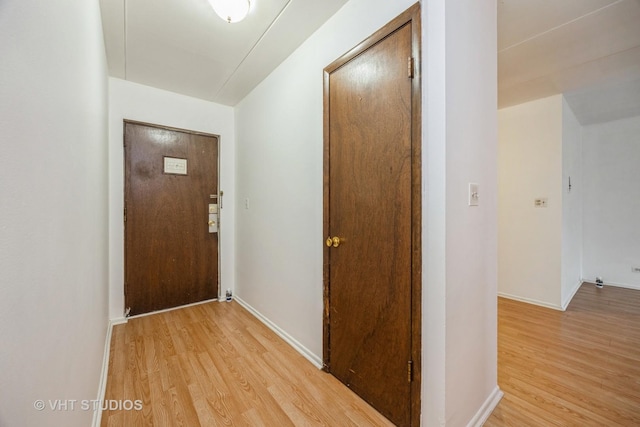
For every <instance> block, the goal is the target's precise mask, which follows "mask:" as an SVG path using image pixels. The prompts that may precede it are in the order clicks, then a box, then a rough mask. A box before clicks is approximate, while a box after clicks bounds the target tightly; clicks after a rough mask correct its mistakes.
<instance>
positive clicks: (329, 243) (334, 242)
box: [325, 237, 341, 248]
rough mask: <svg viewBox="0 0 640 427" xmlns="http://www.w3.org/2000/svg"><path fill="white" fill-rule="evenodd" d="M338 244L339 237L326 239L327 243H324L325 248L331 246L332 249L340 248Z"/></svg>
mask: <svg viewBox="0 0 640 427" xmlns="http://www.w3.org/2000/svg"><path fill="white" fill-rule="evenodd" d="M340 242H341V240H340V238H339V237H327V241H326V242H325V243H326V244H327V247H331V246H333V247H334V248H337V247H338V246H340Z"/></svg>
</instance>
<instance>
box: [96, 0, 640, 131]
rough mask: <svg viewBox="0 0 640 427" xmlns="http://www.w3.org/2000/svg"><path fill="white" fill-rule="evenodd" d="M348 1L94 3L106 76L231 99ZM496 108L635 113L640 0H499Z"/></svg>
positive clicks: (599, 115)
mask: <svg viewBox="0 0 640 427" xmlns="http://www.w3.org/2000/svg"><path fill="white" fill-rule="evenodd" d="M347 1H348V0H321V1H320V0H252V2H251V3H252V7H251V12H250V14H249V16H248V17H247V18H246V19H245V20H244V21H242V22H239V23H236V24H228V23H226V22H224V21H223V20H221V19H220V18H218V16H217V15H216V14H215V13H214V12H213V9H212V8H211V7H210V5H209V3H208V2H207V0H100V4H101V9H102V20H103V27H104V34H105V43H106V47H107V59H108V63H109V74H110V75H111V76H113V77H119V78H122V79H126V80H129V81H133V82H136V83H141V84H144V85H148V86H152V87H156V88H159V89H164V90H169V91H172V92H177V93H181V94H184V95H188V96H193V97H197V98H202V99H206V100H209V101H213V102H217V103H220V104H225V105H235V104H236V103H237V102H239V101H240V100H241V99H242V98H244V96H245V95H247V94H248V93H249V92H250V91H251V90H252V89H253V88H254V87H255V86H256V85H257V84H258V83H260V82H261V81H262V80H263V79H264V78H265V77H266V76H267V75H269V73H270V72H271V71H273V69H275V68H276V67H277V66H278V65H279V64H280V63H281V62H282V61H283V60H284V59H285V58H286V57H287V56H289V54H290V53H291V52H293V51H294V50H295V49H296V48H297V47H298V46H299V45H300V44H301V43H302V42H303V41H304V40H305V39H306V38H307V37H309V36H310V35H311V34H312V33H313V32H314V31H315V30H316V29H317V28H319V27H320V26H321V25H322V24H323V23H324V22H325V21H326V20H327V19H328V18H329V17H331V16H332V15H333V14H334V13H335V12H336V11H337V10H338V9H339V8H340V7H342V6H343V5H344V4H345V3H346V2H347ZM497 3H498V104H499V108H503V107H507V106H511V105H515V104H520V103H522V102H527V101H531V100H534V99H539V98H543V97H546V96H551V95H554V94H558V93H564V94H565V96H566V99H567V101H568V102H569V104H570V105H571V107H572V109H573V110H574V113H575V114H576V116H577V117H578V120H580V122H581V123H582V124H590V123H596V122H601V121H609V120H614V119H618V118H623V117H630V116H635V115H640V0H497Z"/></svg>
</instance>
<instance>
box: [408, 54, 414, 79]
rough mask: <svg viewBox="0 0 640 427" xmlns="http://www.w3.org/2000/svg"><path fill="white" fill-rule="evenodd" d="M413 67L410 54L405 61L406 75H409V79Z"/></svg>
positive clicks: (411, 76)
mask: <svg viewBox="0 0 640 427" xmlns="http://www.w3.org/2000/svg"><path fill="white" fill-rule="evenodd" d="M413 68H414V64H413V57H411V56H410V57H409V60H408V61H407V77H409V78H410V79H412V78H413Z"/></svg>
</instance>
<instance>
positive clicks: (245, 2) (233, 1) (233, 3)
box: [209, 0, 251, 24]
mask: <svg viewBox="0 0 640 427" xmlns="http://www.w3.org/2000/svg"><path fill="white" fill-rule="evenodd" d="M209 3H211V7H213V10H215V12H216V13H217V14H218V16H219V17H220V18H222V19H224V20H225V21H227V22H228V23H230V24H232V23H234V22H240V21H242V20H243V19H244V18H246V16H247V14H248V13H249V9H250V7H251V3H250V1H249V0H209Z"/></svg>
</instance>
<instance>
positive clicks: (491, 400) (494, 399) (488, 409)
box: [467, 386, 504, 427]
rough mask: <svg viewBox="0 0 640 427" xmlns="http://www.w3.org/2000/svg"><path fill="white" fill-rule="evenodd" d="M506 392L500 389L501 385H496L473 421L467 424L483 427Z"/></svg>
mask: <svg viewBox="0 0 640 427" xmlns="http://www.w3.org/2000/svg"><path fill="white" fill-rule="evenodd" d="M502 396H504V393H503V392H502V390H500V387H498V386H496V388H494V389H493V391H492V392H491V394H490V395H489V397H487V400H485V401H484V403H483V404H482V406H481V407H480V409H479V410H478V412H476V414H475V415H474V417H473V418H471V421H469V423H468V424H467V427H482V425H483V424H484V423H485V421H487V419H489V417H490V416H491V413H492V412H493V410H494V409H495V408H496V406H498V403H500V399H502Z"/></svg>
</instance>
